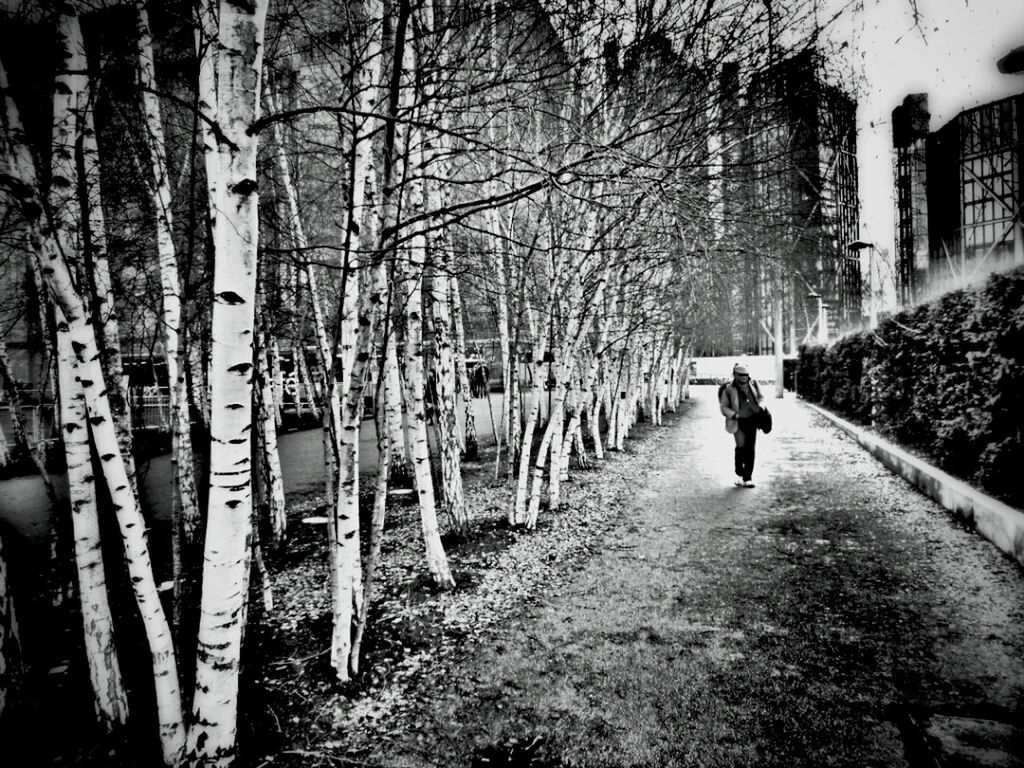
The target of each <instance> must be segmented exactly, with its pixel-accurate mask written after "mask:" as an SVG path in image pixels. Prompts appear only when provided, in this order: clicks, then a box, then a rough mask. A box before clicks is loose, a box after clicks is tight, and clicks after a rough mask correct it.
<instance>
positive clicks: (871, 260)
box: [846, 240, 878, 328]
mask: <svg viewBox="0 0 1024 768" xmlns="http://www.w3.org/2000/svg"><path fill="white" fill-rule="evenodd" d="M846 247H847V248H848V249H849V250H851V251H853V252H854V253H856V254H857V255H858V257H859V255H860V252H861V251H862V250H864V249H865V248H867V249H868V325H869V326H870V327H871V328H874V327H876V326H877V325H878V308H877V306H876V302H875V244H874V243H869V242H866V241H865V240H854V241H853V242H852V243H848V244H847V246H846Z"/></svg>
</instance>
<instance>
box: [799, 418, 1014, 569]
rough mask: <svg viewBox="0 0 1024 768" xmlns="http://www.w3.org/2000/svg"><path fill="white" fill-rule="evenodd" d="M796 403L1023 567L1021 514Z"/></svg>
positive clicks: (861, 431) (856, 428) (876, 439)
mask: <svg viewBox="0 0 1024 768" xmlns="http://www.w3.org/2000/svg"><path fill="white" fill-rule="evenodd" d="M800 402H801V403H803V404H804V405H806V406H807V407H809V408H811V409H813V410H814V411H816V412H818V413H820V414H821V415H822V416H824V417H825V418H826V419H828V420H829V421H831V422H832V423H833V424H835V425H836V426H837V427H839V428H840V429H841V430H843V431H844V432H846V433H847V434H848V435H850V436H851V437H852V438H853V439H854V440H856V441H857V442H858V443H860V445H861V446H862V447H863V448H865V449H866V450H867V451H868V452H869V453H870V454H871V455H872V456H874V457H875V458H876V459H878V460H879V461H880V462H882V464H884V465H885V466H886V467H888V468H889V469H891V470H892V471H893V472H895V473H896V474H898V475H900V476H901V477H903V478H904V479H905V480H907V482H909V483H910V484H911V485H913V486H915V487H916V488H918V489H919V490H920V491H921V492H922V493H924V494H925V495H926V496H929V497H931V498H932V499H934V500H935V501H937V502H939V504H941V505H942V506H943V507H945V508H946V509H948V510H950V511H951V512H955V513H956V514H957V515H958V516H960V517H961V518H963V519H964V520H965V521H966V522H967V523H969V524H970V525H972V526H973V527H974V528H975V529H976V530H977V531H978V533H980V534H981V535H982V536H984V537H985V538H986V539H988V540H989V541H990V542H992V543H993V544H995V545H996V546H997V547H998V548H999V549H1000V550H1001V551H1002V552H1004V553H1006V554H1007V555H1009V556H1010V557H1012V558H1013V559H1014V560H1016V561H1017V562H1018V563H1019V564H1021V565H1024V512H1022V511H1021V510H1019V509H1017V508H1015V507H1011V506H1010V505H1009V504H1004V503H1003V502H1001V501H999V500H998V499H994V498H992V497H991V496H988V495H987V494H984V493H982V492H981V491H979V490H978V489H977V488H973V487H972V486H970V485H968V484H967V483H965V482H964V481H963V480H958V479H957V478H955V477H953V476H952V475H950V474H947V473H946V472H943V471H942V470H941V469H937V468H936V467H933V466H932V465H931V464H928V463H927V462H925V461H922V460H921V459H919V458H918V457H917V456H913V455H911V454H909V453H907V451H905V450H904V449H902V448H899V447H898V446H896V445H894V444H892V443H890V442H887V441H885V440H883V439H881V438H880V437H878V436H877V435H875V434H872V433H871V432H869V431H868V430H866V429H864V428H862V427H859V426H857V425H856V424H852V423H851V422H849V421H846V419H843V418H840V417H839V416H836V415H835V414H834V413H832V412H830V411H827V410H825V409H824V408H822V407H820V406H817V405H815V404H813V403H809V402H807V401H806V400H801V401H800Z"/></svg>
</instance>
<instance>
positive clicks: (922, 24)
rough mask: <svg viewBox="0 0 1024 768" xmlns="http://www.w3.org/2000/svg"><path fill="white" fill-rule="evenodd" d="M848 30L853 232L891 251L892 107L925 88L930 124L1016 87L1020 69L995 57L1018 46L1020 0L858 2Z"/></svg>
mask: <svg viewBox="0 0 1024 768" xmlns="http://www.w3.org/2000/svg"><path fill="white" fill-rule="evenodd" d="M863 5H864V7H863V12H862V13H861V14H858V15H857V16H858V17H857V18H855V19H853V20H851V21H850V22H849V26H848V27H847V28H846V29H845V30H843V31H840V30H837V33H840V34H843V33H845V34H849V35H850V42H851V43H852V46H851V54H852V55H853V57H854V59H855V60H856V61H858V62H859V63H857V64H855V69H857V70H859V72H858V73H857V74H858V75H859V76H860V77H859V79H860V86H859V89H858V90H859V91H860V92H859V93H858V95H857V98H858V99H859V109H858V121H859V124H860V129H861V130H860V134H859V136H858V145H859V146H858V151H859V154H860V175H861V206H862V207H861V236H862V238H864V239H866V240H868V241H870V242H874V243H876V244H877V245H878V247H879V248H884V249H885V250H886V251H887V252H888V253H889V254H890V256H891V254H892V251H893V247H894V246H893V239H894V228H893V216H894V210H893V197H892V124H891V112H892V109H893V107H895V106H897V105H898V104H899V103H901V102H902V100H903V97H904V96H906V95H907V94H908V93H927V94H928V104H929V108H930V111H931V114H932V124H931V128H932V130H935V129H937V128H939V127H941V126H942V125H945V124H946V123H947V122H948V121H949V120H950V119H952V118H953V117H955V116H956V115H957V114H958V113H959V112H961V111H962V110H964V109H968V108H970V107H973V106H976V105H978V104H984V103H987V102H989V101H992V100H994V99H998V98H1002V97H1005V96H1009V95H1011V94H1016V93H1022V92H1024V75H1004V74H1001V73H1000V72H999V71H998V70H997V69H996V61H997V60H998V59H1000V58H1001V57H1002V56H1004V55H1005V54H1006V53H1008V52H1009V51H1010V49H1011V48H1014V47H1016V46H1019V45H1024V2H1022V1H1021V0H917V3H916V5H917V9H918V12H919V14H920V18H919V28H916V27H915V25H914V19H913V14H912V7H913V5H912V3H911V0H864V4H863Z"/></svg>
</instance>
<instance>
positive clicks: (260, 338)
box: [256, 320, 288, 547]
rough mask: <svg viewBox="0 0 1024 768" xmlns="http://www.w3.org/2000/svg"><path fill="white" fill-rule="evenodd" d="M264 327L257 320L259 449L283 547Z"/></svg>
mask: <svg viewBox="0 0 1024 768" xmlns="http://www.w3.org/2000/svg"><path fill="white" fill-rule="evenodd" d="M262 326H263V324H262V323H260V322H259V321H258V320H257V327H258V328H259V330H258V332H257V335H256V381H257V382H258V384H259V399H258V402H259V405H260V408H259V414H258V418H259V419H260V429H259V430H258V434H259V436H260V441H259V442H260V445H259V449H260V451H261V453H262V456H261V458H262V461H261V465H262V467H261V469H262V470H263V490H264V493H265V495H266V503H267V515H268V517H269V518H270V535H271V545H272V546H274V547H280V546H281V545H282V544H283V543H284V541H285V539H286V538H287V537H288V517H287V508H286V506H285V499H284V483H283V482H282V478H281V456H280V453H279V452H278V449H277V425H276V423H275V421H274V412H275V411H276V410H277V403H276V402H275V401H274V382H273V381H272V380H271V378H270V366H269V365H268V364H267V335H266V332H265V331H264V330H263V327H262Z"/></svg>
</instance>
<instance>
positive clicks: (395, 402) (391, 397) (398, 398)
mask: <svg viewBox="0 0 1024 768" xmlns="http://www.w3.org/2000/svg"><path fill="white" fill-rule="evenodd" d="M388 341H389V343H388V345H387V350H386V351H385V353H384V356H385V360H384V389H385V390H387V394H386V396H385V398H384V417H385V418H384V420H385V426H384V428H385V429H386V430H387V432H388V450H389V451H390V452H391V458H390V460H389V461H388V467H389V470H390V473H391V476H392V477H394V478H396V479H398V480H400V481H404V480H407V479H408V478H409V451H408V448H407V446H406V441H405V427H404V426H403V422H404V421H405V418H406V417H405V413H406V406H405V396H404V394H403V392H402V382H401V379H400V376H399V370H398V351H397V349H396V346H397V345H396V340H395V332H394V329H393V328H392V329H391V330H390V332H389V333H388Z"/></svg>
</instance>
